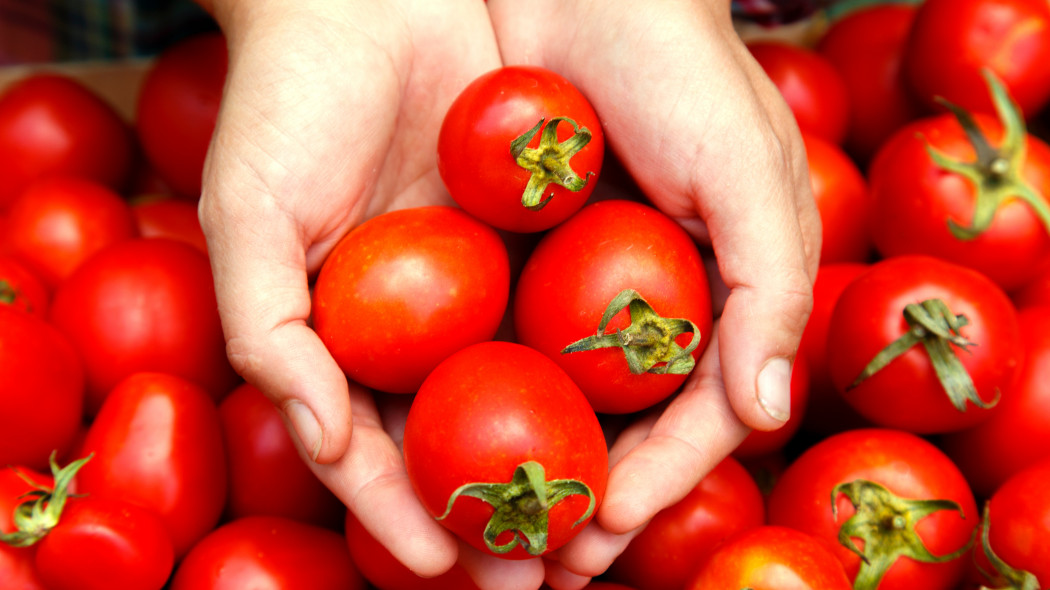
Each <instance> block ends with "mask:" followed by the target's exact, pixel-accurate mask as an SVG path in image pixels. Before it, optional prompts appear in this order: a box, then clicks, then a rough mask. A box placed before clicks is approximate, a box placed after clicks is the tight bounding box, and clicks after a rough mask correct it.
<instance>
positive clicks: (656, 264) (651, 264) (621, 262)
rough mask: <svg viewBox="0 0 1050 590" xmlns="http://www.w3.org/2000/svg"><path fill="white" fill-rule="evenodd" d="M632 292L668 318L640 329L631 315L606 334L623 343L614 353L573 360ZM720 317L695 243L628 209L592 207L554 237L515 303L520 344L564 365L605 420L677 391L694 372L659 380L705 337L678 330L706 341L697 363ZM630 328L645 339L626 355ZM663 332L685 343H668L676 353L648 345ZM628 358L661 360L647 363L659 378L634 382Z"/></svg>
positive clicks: (620, 203) (662, 219)
mask: <svg viewBox="0 0 1050 590" xmlns="http://www.w3.org/2000/svg"><path fill="white" fill-rule="evenodd" d="M627 289H633V290H634V291H635V292H636V293H637V294H638V295H640V296H641V297H642V298H643V299H644V300H645V301H646V302H647V303H648V304H649V306H651V308H652V311H654V312H655V314H656V315H657V316H659V317H643V318H638V319H637V320H636V319H635V318H634V312H631V311H630V310H624V311H621V312H618V313H617V314H616V315H615V316H613V317H612V318H611V320H610V321H609V323H608V325H607V326H605V330H604V334H608V336H607V339H614V340H610V342H609V343H610V344H612V346H610V347H606V348H599V349H596V350H582V351H578V352H572V353H563V350H564V349H565V348H566V347H567V346H569V345H570V344H573V343H575V342H577V341H580V340H581V339H584V338H588V337H591V336H595V335H596V334H597V333H598V332H599V329H600V327H601V326H600V324H601V323H602V320H603V315H604V314H605V313H606V311H607V309H608V308H609V307H610V302H612V301H613V300H614V299H615V298H616V297H617V296H618V295H620V294H621V293H623V292H624V291H625V290H627ZM633 305H634V304H632V306H633ZM711 315H712V308H711V292H710V287H709V285H708V282H707V275H706V273H705V270H704V265H703V261H702V260H701V257H700V253H699V251H698V250H697V248H696V245H695V244H694V242H693V240H692V238H691V237H690V236H689V234H687V233H686V232H685V230H683V229H682V228H681V226H679V225H678V224H677V223H675V222H674V220H672V219H671V218H669V217H668V216H666V215H664V214H663V213H661V212H660V211H658V210H657V209H654V208H653V207H650V206H648V205H644V204H641V203H635V202H632V201H626V200H619V199H610V200H604V201H598V202H595V203H592V204H590V205H588V206H587V207H584V208H583V209H582V210H581V211H580V212H579V213H577V214H576V215H574V216H573V217H572V218H571V219H569V220H568V221H566V222H565V223H563V224H562V225H560V226H558V227H557V228H555V229H553V230H551V231H550V232H548V233H547V234H546V235H545V236H544V238H543V239H542V240H541V241H540V243H539V244H538V245H537V246H536V248H535V250H533V252H532V255H531V256H530V257H529V259H528V260H527V261H526V263H525V267H524V268H523V269H522V271H521V274H520V276H519V279H518V284H517V288H516V291H515V293H514V328H515V332H516V334H517V339H518V341H519V342H521V343H522V344H525V345H526V346H529V347H532V348H535V349H536V350H539V351H540V352H542V353H544V354H545V355H547V356H548V357H550V358H551V359H553V360H554V361H555V362H556V363H558V365H559V366H561V368H562V369H564V370H565V372H566V373H568V374H569V376H570V377H572V379H573V381H575V382H576V384H577V385H578V386H579V387H580V389H581V390H583V393H584V395H586V396H587V399H588V400H589V401H590V403H591V405H592V406H593V407H594V409H595V410H596V411H598V412H608V413H628V412H634V411H636V410H640V409H642V408H646V407H649V406H651V405H653V404H655V403H657V402H659V401H660V400H662V399H665V398H666V397H667V396H669V395H671V394H672V393H673V392H674V391H676V390H677V389H678V388H679V387H680V386H681V385H682V383H683V382H684V381H685V379H686V377H688V370H690V369H691V366H688V365H685V369H686V370H685V372H684V373H673V372H670V371H668V372H658V371H662V370H664V369H665V368H666V367H667V362H668V361H669V360H670V359H672V358H675V357H684V358H688V356H686V355H685V354H684V350H685V349H686V347H688V346H689V345H690V341H691V339H692V338H694V337H695V336H696V335H697V334H696V332H694V333H689V332H684V331H683V328H684V326H681V325H679V324H680V322H677V321H676V320H683V319H684V320H689V321H691V322H692V323H693V324H694V325H695V327H696V330H697V331H698V332H699V337H700V339H699V341H698V342H697V345H696V347H695V348H694V349H693V351H692V353H691V356H692V358H693V359H697V358H699V357H700V354H701V353H702V352H703V350H704V348H705V347H706V346H707V343H708V342H709V341H710V338H711V321H712V320H711ZM629 325H630V326H632V328H631V332H635V331H637V334H636V335H637V336H638V338H635V339H634V340H633V341H634V342H636V343H637V345H630V346H625V347H624V348H625V349H627V351H626V353H625V350H624V349H622V348H621V346H620V343H622V342H623V339H622V338H620V337H618V336H615V334H616V333H617V331H619V330H626V329H627V328H628V326H629ZM662 330H668V331H669V332H670V333H678V334H680V335H678V336H677V337H676V338H675V339H674V341H673V342H667V344H674V346H670V347H669V348H667V349H663V348H661V346H659V345H657V346H650V345H648V344H647V342H648V341H650V340H651V337H649V336H650V335H651V334H652V333H653V332H660V331H662ZM634 336H635V334H632V338H633V337H634ZM647 337H649V338H647ZM661 337H663V334H661ZM676 347H677V348H676ZM628 355H632V356H633V355H640V356H642V357H652V358H648V359H647V360H649V361H650V362H654V361H655V362H656V364H655V365H653V367H654V370H651V371H646V370H645V369H644V368H643V369H642V370H641V371H640V372H639V373H634V372H632V369H631V367H630V366H629V365H628V360H627V356H628Z"/></svg>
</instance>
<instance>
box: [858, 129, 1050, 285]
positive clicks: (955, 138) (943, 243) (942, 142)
mask: <svg viewBox="0 0 1050 590" xmlns="http://www.w3.org/2000/svg"><path fill="white" fill-rule="evenodd" d="M974 118H975V120H976V123H977V127H978V129H979V131H980V132H981V133H983V135H984V136H985V137H986V138H987V142H988V143H989V144H990V146H993V147H990V148H989V149H990V150H991V151H990V152H988V154H987V156H984V160H983V161H982V162H981V163H979V164H978V165H976V168H973V169H972V170H971V171H970V172H968V173H969V174H976V175H977V177H978V178H981V179H983V180H982V182H983V183H984V188H983V189H981V190H980V192H978V191H977V190H975V184H974V182H973V181H971V180H969V179H967V178H966V177H964V176H963V175H962V174H959V173H956V172H951V171H949V170H947V169H943V168H941V167H940V166H939V165H938V164H937V163H936V162H935V161H934V160H933V158H932V157H931V156H930V154H929V153H928V152H927V143H928V144H929V146H931V147H932V148H934V149H936V150H938V151H939V152H940V153H942V154H944V155H945V156H946V157H947V158H948V159H951V160H955V161H958V162H971V163H972V162H974V161H975V159H976V157H977V156H976V151H975V148H974V145H973V143H972V142H971V140H970V138H969V137H968V136H967V134H966V132H965V131H964V130H963V127H962V126H961V125H960V124H959V122H958V121H957V120H956V119H955V117H954V116H953V115H950V114H945V115H940V116H934V117H927V118H924V119H920V120H918V121H914V122H912V123H910V124H909V125H906V126H904V127H903V128H901V129H899V130H898V131H897V132H896V133H894V134H893V135H892V136H891V137H890V138H889V139H888V140H887V141H886V143H885V144H883V146H882V148H881V149H880V150H879V152H878V154H876V156H875V159H874V160H873V162H872V164H871V167H870V168H869V171H868V182H869V186H870V187H871V195H872V200H873V206H872V209H871V211H872V217H871V220H870V223H871V225H870V227H871V235H872V240H873V241H874V243H875V247H876V249H877V250H878V252H879V253H880V254H882V255H883V256H884V257H892V256H899V255H901V254H928V255H930V256H937V257H938V258H943V259H945V260H949V261H952V262H955V263H957V264H962V265H965V266H969V267H971V268H974V269H977V270H979V271H981V272H983V273H984V274H986V275H988V276H989V277H991V278H992V280H994V281H995V282H996V283H999V285H1001V286H1002V287H1003V288H1004V289H1006V290H1008V291H1010V290H1013V289H1016V288H1018V287H1020V286H1022V285H1024V284H1025V283H1027V282H1028V281H1029V280H1031V278H1032V277H1033V276H1034V274H1035V273H1038V272H1040V271H1041V270H1042V269H1045V268H1047V265H1048V264H1050V230H1048V227H1050V226H1048V225H1047V224H1050V218H1048V219H1045V220H1043V219H1041V216H1040V214H1038V213H1037V211H1036V210H1035V209H1033V206H1032V205H1030V204H1029V203H1028V202H1025V201H1024V200H1022V199H1021V198H1016V197H1020V196H1021V191H1024V190H1030V191H1032V193H1033V194H1032V196H1031V198H1032V202H1033V203H1034V204H1035V205H1037V206H1039V207H1040V208H1041V209H1045V208H1047V207H1048V203H1047V201H1046V197H1045V196H1046V195H1050V146H1048V145H1047V144H1046V143H1044V142H1042V141H1041V140H1039V139H1038V138H1036V137H1035V136H1032V135H1030V134H1027V133H1025V132H1024V131H1023V129H1017V130H1016V131H1014V134H1015V136H1016V137H1017V139H1018V140H1017V141H1016V142H1009V143H1007V142H1006V141H1005V140H1004V139H1003V137H1004V135H1003V129H1004V127H1003V124H1001V123H999V122H998V121H997V120H995V119H993V118H991V117H989V116H987V115H983V114H977V115H974ZM1000 165H1005V168H1006V169H1005V171H1003V170H999V169H998V168H996V167H997V166H1000ZM1022 183H1023V185H1027V188H1025V187H1024V186H1022ZM990 216H994V217H990ZM985 225H986V227H985ZM953 228H956V229H953ZM960 232H962V233H960ZM957 234H958V235H957Z"/></svg>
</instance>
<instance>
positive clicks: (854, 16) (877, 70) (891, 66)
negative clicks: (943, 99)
mask: <svg viewBox="0 0 1050 590" xmlns="http://www.w3.org/2000/svg"><path fill="white" fill-rule="evenodd" d="M914 17H915V6H914V5H912V4H902V3H897V4H893V3H890V4H872V5H867V6H863V7H859V8H856V9H854V10H852V11H851V12H848V13H847V14H846V15H844V16H842V17H841V18H839V19H838V20H834V21H832V22H831V25H830V26H829V27H828V29H827V30H826V31H825V32H824V34H823V35H821V37H820V40H819V41H818V42H817V46H816V50H817V52H818V53H820V54H821V55H822V56H824V57H825V58H826V59H827V60H828V61H830V62H831V65H832V66H834V67H835V69H836V70H837V71H838V73H839V75H840V76H842V80H843V82H844V83H845V85H846V91H847V93H848V95H849V104H850V120H849V128H848V130H847V132H846V139H845V141H844V143H843V146H844V147H845V148H846V150H847V152H849V154H850V155H852V156H853V157H855V158H856V159H857V160H858V161H860V162H867V161H868V160H869V159H870V158H871V156H872V155H873V154H874V153H875V151H876V150H877V149H878V148H879V146H880V145H882V142H883V141H885V139H886V138H887V137H888V136H889V135H890V134H891V133H893V132H894V131H895V130H897V128H899V127H901V126H903V125H904V124H905V123H907V122H908V121H911V120H913V119H917V118H918V117H920V116H922V115H923V114H924V112H925V111H924V110H923V105H922V104H921V103H920V101H919V100H918V99H917V98H916V97H915V96H914V94H913V93H912V91H911V88H910V86H909V85H908V84H907V82H906V80H905V78H904V73H903V69H902V59H903V57H902V56H903V54H904V47H905V43H906V42H907V39H908V32H909V31H910V30H911V22H912V19H913V18H914Z"/></svg>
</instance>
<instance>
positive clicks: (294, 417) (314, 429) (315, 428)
mask: <svg viewBox="0 0 1050 590" xmlns="http://www.w3.org/2000/svg"><path fill="white" fill-rule="evenodd" d="M284 413H285V414H287V416H288V419H289V420H290V421H291V422H292V428H295V434H296V435H298V436H299V441H300V442H302V443H303V448H305V449H307V450H308V451H309V452H310V459H311V460H313V461H316V460H317V456H318V455H320V454H321V440H322V439H323V433H322V432H321V424H320V422H318V421H317V418H316V417H315V416H314V413H313V411H311V410H310V408H309V407H307V405H306V404H304V403H302V402H299V401H290V402H288V403H287V404H285V406H284Z"/></svg>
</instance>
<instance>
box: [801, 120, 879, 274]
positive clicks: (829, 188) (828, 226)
mask: <svg viewBox="0 0 1050 590" xmlns="http://www.w3.org/2000/svg"><path fill="white" fill-rule="evenodd" d="M802 139H803V141H804V142H805V145H806V158H807V160H808V162H809V182H810V186H811V187H812V189H813V198H814V199H815V200H816V202H817V210H818V211H819V212H820V227H821V230H822V235H823V239H822V241H821V245H820V263H821V264H832V263H836V262H865V261H867V260H868V259H869V258H870V257H871V254H872V251H873V247H872V242H871V235H870V234H869V233H868V218H869V217H870V214H871V211H870V210H871V196H870V195H869V194H868V182H867V180H865V179H864V175H863V174H861V171H860V169H859V168H858V167H857V165H856V164H854V163H853V160H851V159H850V157H849V156H848V155H846V152H845V151H843V150H842V148H840V147H839V146H838V145H837V144H834V143H831V142H830V141H828V140H826V139H823V138H821V137H820V136H817V135H813V134H804V135H803V136H802Z"/></svg>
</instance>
